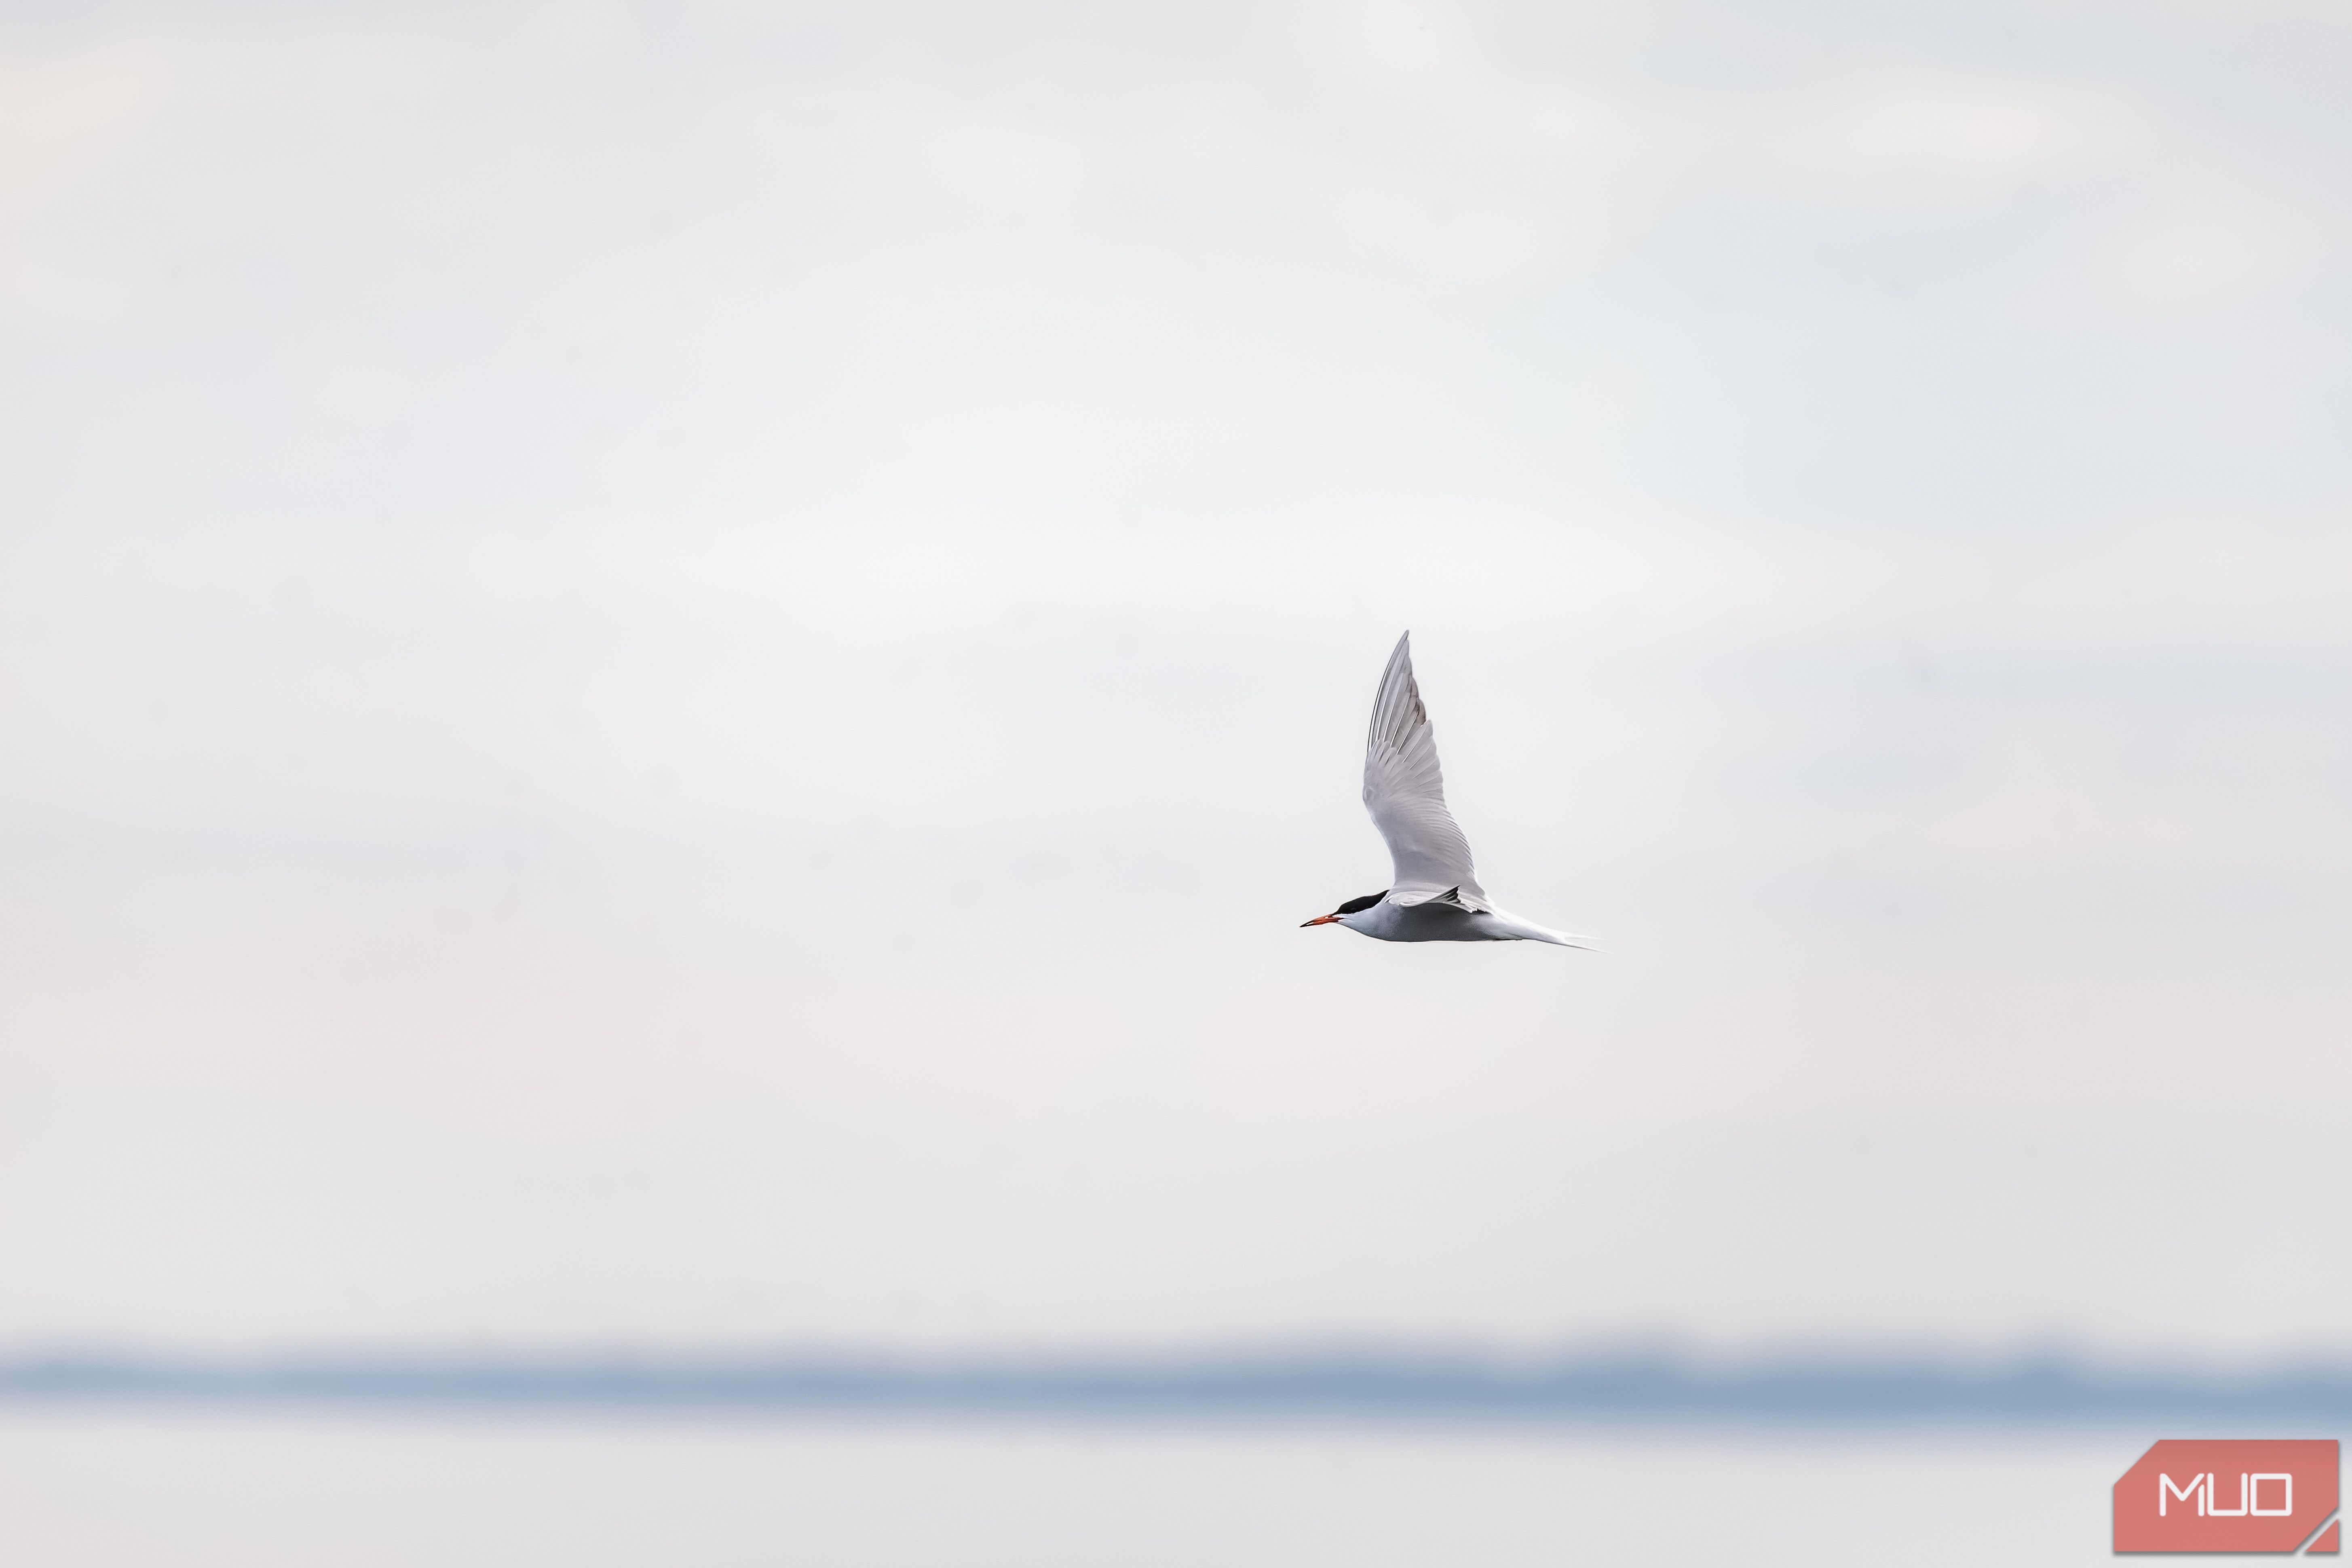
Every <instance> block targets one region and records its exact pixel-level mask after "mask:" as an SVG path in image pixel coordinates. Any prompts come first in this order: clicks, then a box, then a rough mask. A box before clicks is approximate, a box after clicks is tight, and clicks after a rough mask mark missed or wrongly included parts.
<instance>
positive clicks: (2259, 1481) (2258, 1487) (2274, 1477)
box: [2246, 1470, 2294, 1517]
mask: <svg viewBox="0 0 2352 1568" xmlns="http://www.w3.org/2000/svg"><path fill="white" fill-rule="evenodd" d="M2264 1481H2284V1482H2285V1483H2286V1500H2284V1501H2283V1502H2281V1503H2280V1504H2279V1505H2278V1507H2276V1508H2264V1507H2263V1482H2264ZM2252 1486H2253V1489H2254V1495H2253V1496H2252V1497H2250V1498H2248V1499H2247V1500H2246V1501H2247V1502H2248V1503H2249V1504H2250V1505H2252V1508H2253V1510H2254V1511H2255V1512H2256V1513H2258V1514H2263V1515H2269V1516H2273V1517H2274V1516H2276V1515H2279V1514H2283V1513H2293V1512H2294V1477H2293V1476H2288V1475H2282V1474H2280V1473H2279V1472H2278V1471H2276V1470H2264V1471H2263V1473H2262V1474H2261V1475H2259V1476H2256V1477H2255V1478H2254V1479H2253V1481H2252Z"/></svg>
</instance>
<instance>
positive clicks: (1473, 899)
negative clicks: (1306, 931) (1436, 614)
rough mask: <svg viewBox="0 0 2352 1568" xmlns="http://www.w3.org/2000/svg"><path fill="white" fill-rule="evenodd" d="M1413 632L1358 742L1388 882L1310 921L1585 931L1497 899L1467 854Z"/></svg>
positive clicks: (1429, 934) (1441, 936) (1440, 932)
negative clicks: (1514, 909) (1448, 795)
mask: <svg viewBox="0 0 2352 1568" xmlns="http://www.w3.org/2000/svg"><path fill="white" fill-rule="evenodd" d="M1364 809H1366V810H1367V811H1369V812H1370V813H1371V815H1372V826H1375V827H1377V828H1379V829H1380V830H1381V837H1382V838H1384V839H1386V840H1387V841H1388V846H1389V858H1390V859H1391V860H1392V861H1393V862H1394V863H1395V869H1396V874H1395V876H1394V878H1393V879H1391V882H1390V884H1389V888H1388V890H1387V891H1385V892H1381V893H1371V894H1368V895H1366V896H1365V897H1363V898H1360V899H1350V900H1348V901H1347V902H1346V903H1344V904H1341V905H1340V906H1339V908H1338V909H1337V910H1333V911H1332V912H1331V913H1329V914H1328V915H1319V916H1318V917H1317V918H1315V919H1314V920H1311V921H1307V924H1308V925H1311V926H1314V925H1343V926H1346V927H1347V928H1348V929H1349V931H1361V932H1363V934H1364V935H1366V936H1369V937H1377V938H1378V939H1379V940H1381V941H1382V942H1553V943H1556V944H1558V945H1559V946H1561V947H1583V946H1585V945H1586V942H1585V939H1584V938H1582V937H1579V936H1570V935H1568V934H1566V933H1565V932H1562V931H1551V930H1548V929H1547V928H1545V927H1543V926H1539V925H1537V924H1536V923H1535V922H1534V921H1523V920H1521V919H1519V918H1518V917H1517V915H1514V914H1510V913H1508V912H1507V911H1506V910H1498V909H1496V907H1495V906H1494V904H1493V903H1491V902H1490V901H1488V900H1487V898H1486V889H1484V888H1482V887H1480V886H1479V885H1478V878H1477V875H1476V873H1475V870H1474V869H1473V868H1472V866H1471V863H1470V841H1469V839H1467V838H1465V837H1463V833H1462V829H1461V828H1460V827H1459V826H1456V825H1455V823H1454V814H1453V813H1452V812H1450V811H1448V810H1447V809H1446V808H1445V779H1444V774H1443V773H1441V772H1440V771H1439V769H1438V765H1437V738H1436V736H1435V734H1434V732H1433V731H1431V729H1430V727H1429V710H1427V709H1426V708H1424V707H1423V705H1422V700H1421V688H1420V686H1419V685H1418V684H1417V683H1416V682H1415V681H1414V680H1413V678H1412V633H1410V632H1407V633H1406V634H1405V635H1404V636H1403V637H1399V638H1398V639H1397V645H1396V651H1395V652H1394V653H1392V654H1391V655H1390V656H1389V665H1388V668H1387V669H1385V670H1384V671H1382V672H1381V689H1380V693H1379V695H1378V696H1376V697H1375V698H1374V699H1373V700H1372V725H1371V731H1370V734H1369V735H1367V736H1366V737H1365V742H1364Z"/></svg>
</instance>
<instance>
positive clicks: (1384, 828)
mask: <svg viewBox="0 0 2352 1568" xmlns="http://www.w3.org/2000/svg"><path fill="white" fill-rule="evenodd" d="M1364 808H1365V809H1366V810H1367V811H1369V812H1370V813H1371V814H1372V826H1375V827H1377V828H1379V829H1380V830H1381V837H1382V838H1385V839H1387V840H1388V846H1389V858H1390V859H1391V860H1392V861H1394V862H1395V865H1396V875H1395V877H1394V879H1392V880H1391V883H1390V886H1389V899H1390V900H1391V902H1394V903H1399V904H1424V903H1427V902H1429V901H1430V900H1433V899H1445V900H1448V901H1449V902H1453V903H1457V904H1460V905H1461V906H1462V907H1463V908H1464V909H1469V910H1491V909H1493V908H1494V905H1492V904H1490V903H1488V902H1487V901H1486V889H1484V888H1481V887H1480V886H1479V885H1478V878H1477V875H1476V873H1475V871H1474V870H1473V869H1472V868H1471V864H1470V840H1469V839H1467V838H1465V837H1463V833H1462V829H1461V828H1460V827H1459V826H1456V825H1455V824H1454V814H1453V813H1452V812H1450V811H1448V810H1446V809H1445V776H1444V773H1441V772H1440V771H1439V769H1438V765H1437V737H1436V734H1435V732H1434V731H1432V730H1431V729H1430V727H1429V710H1427V709H1425V708H1423V706H1422V702H1421V688H1420V687H1419V686H1418V685H1416V684H1415V683H1414V681H1413V679H1412V633H1411V632H1407V633H1406V634H1405V635H1404V636H1402V637H1399V638H1397V645H1396V651H1395V652H1394V653H1392V654H1391V655H1389V666H1388V668H1387V669H1386V670H1384V671H1382V672H1381V689H1380V695H1379V696H1377V697H1375V698H1374V699H1373V700H1372V725H1371V731H1370V734H1369V735H1368V736H1367V737H1366V738H1365V742H1364Z"/></svg>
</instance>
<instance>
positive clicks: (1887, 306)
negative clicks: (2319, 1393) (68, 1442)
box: [0, 0, 2352, 1352]
mask: <svg viewBox="0 0 2352 1568" xmlns="http://www.w3.org/2000/svg"><path fill="white" fill-rule="evenodd" d="M2347 80H2352V21H2347V19H2346V15H2345V13H2344V12H2343V10H2342V9H2341V7H2339V6H2336V5H2319V4H2310V5H2301V4H2262V3H2231V4H2220V3H2215V4H2187V3H2160V0H2135V3H2132V4H2121V3H2118V4H2067V5H2051V4H2047V3H2035V4H2024V3H2017V4H1969V5H1912V6H1903V7H1884V6H1859V5H1839V4H1818V5H1802V4H1787V5H1765V6H1758V5H1724V6H1719V7H1712V6H1707V5H1663V6H1661V5H1643V6H1634V5H1583V6H1574V5H1528V6H1524V7H1513V6H1509V5H1495V6H1480V5H1450V6H1413V5H1360V6H1347V5H1334V6H1315V5H1246V6H1234V7H1230V8H1217V7H1213V6H1202V5H1181V6H1174V5H1171V6H1166V7H1153V6H1148V5H1126V6H1110V7H1101V6H1091V7H1090V6H1076V5H1037V6H1034V7H1029V6H1021V5H1002V4H997V5H977V6H953V5H941V6H935V7H925V6H921V5H857V6H840V7H837V8H826V7H824V6H808V7H802V8H774V9H770V8H764V7H761V6H756V5H738V4H731V3H722V4H716V5H664V6H658V7H656V6H645V7H631V6H625V5H551V6H545V7H537V8H534V7H530V6H524V5H499V4H488V5H482V4H468V5H446V6H431V5H400V6H393V5H374V6H370V5H354V6H349V7H341V8H331V7H314V6H283V5H265V4H256V5H203V4H196V5H171V6H154V7H142V6H131V5H126V6H120V7H115V6H107V5H73V6H45V5H30V6H23V5H20V6H16V7H12V8H11V9H10V10H9V12H8V13H7V15H6V16H5V17H0V1340H5V1342H7V1343H10V1344H25V1343H36V1342H53V1341H57V1340H59V1339H75V1338H84V1339H87V1338H108V1337H115V1338H131V1339H135V1340H144V1341H152V1342H166V1343H194V1344H199V1345H210V1344H249V1343H273V1344H274V1343H284V1342H303V1343H312V1342H352V1341H362V1342H372V1343H373V1342H410V1341H420V1342H448V1341H451V1340H453V1339H456V1340H468V1341H471V1340H482V1341H489V1342H502V1343H506V1342H511V1343H541V1342H597V1343H605V1342H656V1343H682V1342H697V1343H699V1342H727V1343H749V1342H772V1341H779V1340H801V1339H819V1340H832V1341H844V1342H862V1343H875V1342H878V1343H892V1344H896V1343H927V1344H956V1345H972V1344H980V1345H990V1344H1006V1343H1019V1344H1024V1345H1025V1344H1040V1343H1048V1344H1058V1343H1065V1342H1112V1343H1142V1342H1150V1343H1154V1344H1164V1343H1176V1342H1201V1341H1232V1340H1236V1339H1242V1340H1249V1339H1283V1338H1296V1337H1300V1336H1318V1335H1325V1334H1342V1335H1351V1336H1364V1335H1373V1336H1419V1337H1434V1338H1441V1339H1446V1340H1452V1341H1461V1340H1502V1341H1507V1342H1526V1343H1535V1342H1551V1341H1557V1340H1563V1339H1570V1338H1576V1337H1583V1336H1592V1335H1618V1334H1649V1333H1659V1332H1664V1333H1672V1334H1683V1335H1689V1336H1694V1337H1696V1338H1698V1339H1700V1340H1702V1341H1705V1342H1709V1343H1725V1344H1735V1345H1736V1344H1748V1343H1756V1342H1771V1341H1777V1340H1780V1339H1785V1338H1789V1337H1797V1338H1820V1337H1823V1336H1832V1335H1834V1336H1840V1337H1841V1338H1842V1339H1843V1340H1846V1341H1849V1342H1850V1341H1851V1340H1852V1338H1853V1336H1861V1337H1863V1338H1865V1339H1868V1338H1875V1339H1877V1340H1881V1341H1885V1342H1902V1343H1916V1342H1937V1343H1955V1344H1962V1345H1971V1346H1974V1345H2002V1344H2012V1343H2016V1342H2021V1341H2035V1340H2040V1339H2044V1338H2048V1337H2052V1336H2055V1337H2057V1338H2059V1339H2062V1340H2064V1341H2067V1342H2074V1343H2079V1344H2082V1345H2084V1346H2087V1347H2091V1348H2095V1349H2109V1350H2117V1351H2131V1350H2136V1349H2145V1348H2149V1347H2157V1346H2168V1347H2187V1348H2189V1349H2191V1350H2197V1351H2209V1352H2246V1351H2252V1352H2273V1351H2280V1350H2284V1349H2289V1348H2297V1347H2308V1346H2311V1345H2322V1346H2328V1347H2333V1348H2337V1349H2341V1348H2343V1346H2344V1342H2343V1340H2342V1338H2341V1328H2340V1325H2341V1323H2342V1321H2343V1320H2342V1312H2341V1308H2342V1302H2343V1299H2344V1291H2345V1287H2346V1285H2347V1273H2346V1266H2345V1263H2344V1261H2343V1258H2342V1255H2341V1248H2340V1247H2336V1246H2335V1245H2333V1243H2332V1242H2331V1240H2330V1237H2332V1236H2333V1235H2334V1234H2335V1233H2336V1231H2338V1230H2340V1228H2341V1221H2342V1201H2343V1197H2344V1194H2346V1192H2347V1190H2352V1154H2347V1141H2346V1138H2345V1131H2344V1130H2345V1126H2346V1121H2345V1118H2346V1114H2347V1111H2352V1052H2347V1050H2346V1048H2345V1041H2346V1039H2347V1027H2352V966H2348V965H2347V963H2346V962H2345V958H2344V954H2345V952H2346V951H2347V944H2352V722H2347V717H2352V714H2347V700H2352V519H2347V504H2352V441H2347V438H2346V426H2347V415H2352V371H2347V366H2352V293H2347V286H2346V283H2345V279H2346V278H2347V275H2352V272H2347V263H2352V210H2348V209H2347V196H2346V193H2347V192H2352V94H2347V92H2346V90H2345V84H2346V83H2347ZM1407 626H1410V627H1411V628H1412V630H1413V633H1414V637H1415V647H1416V649H1417V652H1418V655H1419V664H1420V669H1421V679H1422V685H1423V693H1424V696H1425V697H1426V699H1427V700H1428V703H1429V706H1430V710H1431V712H1432V715H1433V720H1434V721H1435V723H1436V725H1437V729H1438V735H1439V741H1440V745H1441V748H1442V751H1443V753H1444V760H1445V764H1446V771H1447V778H1448V783H1449V788H1450V791H1451V794H1452V798H1453V800H1454V807H1455V811H1456V814H1457V816H1459V817H1460V818H1461V820H1462V822H1463V825H1464V826H1465V829H1466V831H1467V832H1468V834H1469V836H1470V839H1471V842H1472V844H1473V846H1474V847H1475V849H1476V850H1477V852H1478V858H1479V868H1480V873H1481V876H1482V878H1483V879H1484V880H1485V882H1486V886H1487V887H1488V889H1490V890H1491V891H1492V892H1493V893H1494V894H1495V895H1496V898H1497V899H1498V900H1500V901H1501V902H1503V903H1504V904H1505V905H1506V906H1507V907H1509V908H1511V909H1513V910H1517V911H1519V912H1521V913H1523V914H1526V915H1528V917H1530V918H1532V919H1535V920H1538V921H1544V922H1546V923H1549V924H1553V925H1557V926H1561V927H1565V928H1568V929H1572V930H1578V931H1591V932H1593V933H1595V934H1596V935H1598V936H1599V937H1601V939H1602V941H1603V943H1604V947H1605V951H1603V952H1600V953H1598V954H1585V953H1577V952H1562V951H1559V950H1557V949H1549V948H1540V949H1539V948H1530V947H1523V946H1519V945H1517V944H1513V945H1509V946H1497V947H1495V948H1492V949H1487V948H1465V949H1462V950H1459V951H1454V950H1446V949H1423V948H1405V947H1392V946H1388V945H1384V944H1377V943H1373V942H1367V941H1364V940H1363V939H1361V938H1359V937H1357V936H1354V935H1352V934H1350V933H1347V932H1344V931H1333V930H1317V931H1299V930H1297V924H1298V922H1299V921H1302V920H1304V919H1306V918H1307V917H1308V916H1310V915H1313V914H1318V913H1320V912H1322V911H1324V910H1328V909H1329V908H1331V907H1332V905H1333V904H1334V903H1336V902H1337V901H1339V900H1341V899H1343V898H1346V897H1349V896H1353V895H1356V894H1360V893H1364V892H1370V891H1374V890H1377V889H1379V888H1381V886H1382V885H1384V882H1385V879H1386V874H1387V869H1388V868H1387V862H1386V858H1385V855H1384V853H1383V852H1382V850H1381V846H1380V843H1379V841H1378V839H1377V838H1376V837H1374V835H1373V832H1372V829H1371V827H1370V824H1369V822H1368V821H1367V820H1366V819H1365V817H1364V815H1363V812H1362V809H1361V807H1360V805H1359V803H1358V799H1357V795H1356V789H1357V771H1358V769H1359V766H1360V755H1361V752H1360V746H1361V735H1362V729H1363V724H1364V721H1365V717H1366V714H1367V711H1368V709H1369V704H1370V698H1371V692H1372V687H1373V684H1374V682H1375V680H1376V679H1377V677H1378V675H1379V672H1380V668H1381V661H1382V659H1383V658H1385V656H1386V654H1387V651H1388V648H1389V647H1390V645H1391V643H1392V642H1393V640H1394V639H1395V637H1396V635H1397V633H1398V632H1399V631H1400V630H1402V629H1403V628H1405V627H1407ZM2255 1280H2259V1281H2260V1283H2259V1285H2257V1284H2254V1283H2251V1281H2255Z"/></svg>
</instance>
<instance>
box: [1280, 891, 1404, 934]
mask: <svg viewBox="0 0 2352 1568" xmlns="http://www.w3.org/2000/svg"><path fill="white" fill-rule="evenodd" d="M1388 896H1389V894H1388V889H1385V888H1383V889H1381V890H1380V891H1379V892H1377V893H1366V894H1365V895H1364V896H1363V897H1362V898H1360V899H1349V900H1348V901H1347V902H1346V903H1344V904H1341V905H1340V906H1339V908H1338V909H1336V910H1332V911H1331V912H1330V913H1329V914H1328V915H1317V916H1316V917H1315V918H1314V919H1313V920H1311V921H1304V922H1302V923H1301V924H1300V926H1299V928H1298V929H1299V930H1300V931H1305V930H1306V929H1307V927H1308V926H1328V925H1330V924H1332V923H1334V922H1335V921H1336V922H1339V923H1342V924H1344V923H1345V921H1346V917H1347V916H1349V915H1360V914H1361V913H1363V912H1364V911H1365V910H1369V909H1370V908H1371V907H1372V906H1373V905H1374V904H1377V903H1379V902H1380V901H1381V900H1382V899H1385V898H1387V897H1388Z"/></svg>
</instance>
